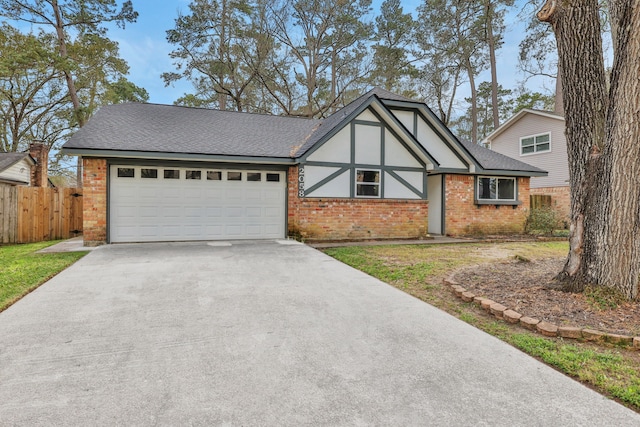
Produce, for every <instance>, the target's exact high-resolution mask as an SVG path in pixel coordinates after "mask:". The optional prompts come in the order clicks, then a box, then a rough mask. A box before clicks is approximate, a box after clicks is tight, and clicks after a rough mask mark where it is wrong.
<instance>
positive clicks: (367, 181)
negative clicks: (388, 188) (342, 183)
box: [356, 169, 380, 197]
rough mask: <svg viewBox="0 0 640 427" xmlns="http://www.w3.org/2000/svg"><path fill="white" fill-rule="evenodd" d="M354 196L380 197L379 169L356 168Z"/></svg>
mask: <svg viewBox="0 0 640 427" xmlns="http://www.w3.org/2000/svg"><path fill="white" fill-rule="evenodd" d="M356 197H380V171H379V170H369V169H356Z"/></svg>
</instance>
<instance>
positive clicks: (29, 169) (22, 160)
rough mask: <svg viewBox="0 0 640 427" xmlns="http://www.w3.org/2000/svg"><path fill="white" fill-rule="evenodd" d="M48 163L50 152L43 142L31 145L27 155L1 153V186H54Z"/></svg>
mask: <svg viewBox="0 0 640 427" xmlns="http://www.w3.org/2000/svg"><path fill="white" fill-rule="evenodd" d="M48 162H49V150H48V147H47V146H46V145H45V144H43V143H42V142H32V143H31V144H29V152H26V153H0V185H10V186H15V185H20V186H26V187H47V186H53V184H52V183H51V181H49V176H48V174H47V165H48Z"/></svg>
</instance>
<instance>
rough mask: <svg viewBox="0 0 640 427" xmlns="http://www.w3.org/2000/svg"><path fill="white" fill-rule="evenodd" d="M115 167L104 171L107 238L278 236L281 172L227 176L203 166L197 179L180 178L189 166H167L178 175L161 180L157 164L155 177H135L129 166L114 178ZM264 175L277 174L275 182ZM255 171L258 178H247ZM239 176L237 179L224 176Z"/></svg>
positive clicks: (137, 170) (281, 206) (280, 233)
mask: <svg viewBox="0 0 640 427" xmlns="http://www.w3.org/2000/svg"><path fill="white" fill-rule="evenodd" d="M120 167H122V166H120ZM117 168H118V166H115V165H114V166H111V175H110V176H111V178H110V179H111V182H110V184H111V185H110V196H109V204H110V238H111V241H112V242H135V241H173V240H175V241H179V240H220V239H257V238H282V237H284V228H285V212H286V209H285V200H286V198H285V195H286V179H285V174H284V172H265V171H261V172H258V171H256V172H255V173H247V172H241V173H238V172H236V173H233V172H232V173H230V174H227V172H226V171H222V173H218V172H215V171H210V170H209V171H208V170H206V169H204V168H203V169H200V176H201V177H202V179H200V180H198V179H186V176H187V173H186V170H190V171H194V170H197V169H193V168H189V169H187V168H176V167H171V168H169V169H172V170H179V172H180V174H179V176H180V179H164V178H163V176H164V173H163V169H165V168H162V167H154V169H157V170H158V172H157V178H141V167H134V169H135V174H134V177H118V176H117ZM127 168H131V166H127ZM145 173H147V172H145ZM267 173H268V174H269V175H272V174H275V175H279V176H280V178H279V181H275V182H274V181H266V178H265V177H266V176H267V175H266V174H267ZM256 174H259V175H260V181H247V178H248V177H249V176H252V177H253V178H254V179H255V177H256ZM196 175H197V174H196ZM239 175H240V176H241V177H242V180H240V181H228V180H227V178H228V177H237V176H239ZM208 177H211V178H212V179H207V178H208Z"/></svg>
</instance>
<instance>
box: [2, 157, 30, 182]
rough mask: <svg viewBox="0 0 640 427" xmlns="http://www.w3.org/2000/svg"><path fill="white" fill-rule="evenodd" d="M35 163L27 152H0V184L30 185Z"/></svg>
mask: <svg viewBox="0 0 640 427" xmlns="http://www.w3.org/2000/svg"><path fill="white" fill-rule="evenodd" d="M35 164H36V162H35V160H34V159H33V158H32V157H31V156H30V155H29V153H0V185H12V186H13V185H24V186H29V185H31V168H32V167H34V166H35Z"/></svg>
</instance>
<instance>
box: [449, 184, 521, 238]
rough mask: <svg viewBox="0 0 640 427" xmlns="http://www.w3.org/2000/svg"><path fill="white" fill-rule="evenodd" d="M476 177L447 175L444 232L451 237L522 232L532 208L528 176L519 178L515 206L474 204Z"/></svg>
mask: <svg viewBox="0 0 640 427" xmlns="http://www.w3.org/2000/svg"><path fill="white" fill-rule="evenodd" d="M474 185H475V181H474V177H473V176H472V175H446V178H445V192H446V193H445V194H446V196H445V197H446V198H445V200H446V202H445V205H446V206H445V232H446V234H447V235H450V236H464V235H487V234H519V233H523V232H524V222H525V219H526V217H527V212H528V211H529V178H528V177H527V178H518V198H519V200H520V201H521V202H522V204H521V205H518V206H516V207H513V206H504V205H502V206H501V205H476V204H474V195H475V193H474Z"/></svg>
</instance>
